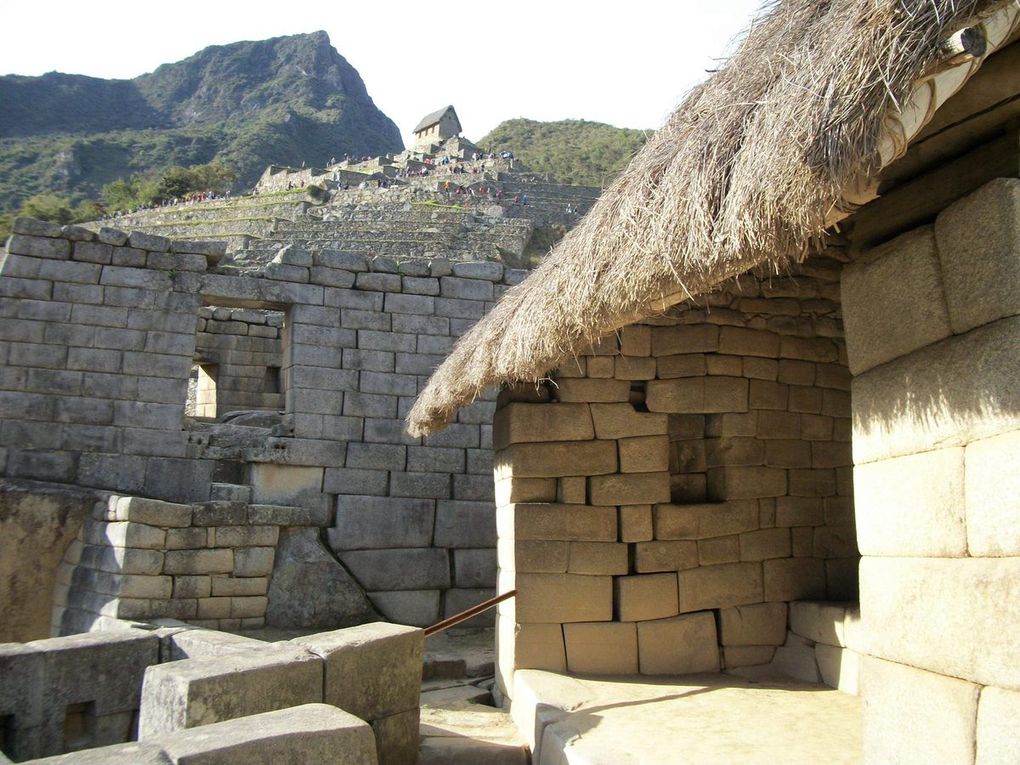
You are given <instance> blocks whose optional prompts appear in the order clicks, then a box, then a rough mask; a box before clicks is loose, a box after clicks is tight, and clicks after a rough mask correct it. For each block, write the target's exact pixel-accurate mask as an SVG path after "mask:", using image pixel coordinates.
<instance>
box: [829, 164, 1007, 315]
mask: <svg viewBox="0 0 1020 765" xmlns="http://www.w3.org/2000/svg"><path fill="white" fill-rule="evenodd" d="M1018 220H1020V181H1018V180H1017V179H1016V178H997V179H995V180H993V181H991V182H989V183H988V184H986V185H984V186H982V187H981V188H980V189H978V190H977V191H975V192H974V193H972V194H970V195H969V196H966V197H964V198H963V199H960V200H958V201H956V202H954V203H953V204H951V205H950V206H949V207H947V208H946V209H945V210H943V211H942V212H941V213H939V216H938V217H937V218H936V219H935V238H936V240H937V242H938V251H939V259H940V262H941V266H942V281H943V283H944V285H945V291H946V299H947V302H948V304H949V320H950V322H951V324H952V327H953V332H956V333H960V332H966V331H967V330H969V329H973V328H974V327H978V326H980V325H982V324H987V323H988V322H991V321H995V320H996V319H1000V318H1002V317H1004V316H1013V315H1016V314H1017V313H1020V288H1018V286H1017V285H1018V284H1020V259H1018V257H1017V254H1018V253H1020V224H1018V223H1017V221H1018ZM844 311H845V309H844Z"/></svg>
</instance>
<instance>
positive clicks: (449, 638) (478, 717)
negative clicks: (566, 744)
mask: <svg viewBox="0 0 1020 765" xmlns="http://www.w3.org/2000/svg"><path fill="white" fill-rule="evenodd" d="M493 672H494V664H493V634H492V630H450V631H449V632H445V633H440V634H438V635H433V636H432V637H430V638H428V639H427V640H426V643H425V665H424V671H423V678H424V680H423V682H422V689H421V728H420V730H421V744H420V748H419V751H418V763H419V765H477V764H478V763H486V765H528V763H530V762H531V754H530V752H529V750H528V746H527V744H526V743H525V740H524V737H523V736H522V735H521V733H520V731H519V730H518V729H517V727H516V725H514V723H513V721H512V720H511V719H510V715H509V714H508V713H507V712H505V711H503V710H502V709H500V708H498V707H497V706H495V704H494V702H493V696H492V687H493V684H494V682H495V680H494V677H493Z"/></svg>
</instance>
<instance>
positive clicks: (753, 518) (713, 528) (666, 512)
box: [653, 501, 758, 539]
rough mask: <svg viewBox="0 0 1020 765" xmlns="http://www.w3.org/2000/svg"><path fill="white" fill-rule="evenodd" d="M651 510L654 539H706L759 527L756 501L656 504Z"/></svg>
mask: <svg viewBox="0 0 1020 765" xmlns="http://www.w3.org/2000/svg"><path fill="white" fill-rule="evenodd" d="M653 513H654V519H655V538H656V539H708V538H711V537H721V536H726V535H730V534H739V533H742V532H745V531H752V530H754V529H757V528H758V503H757V502H755V501H731V502H720V503H712V504H701V505H656V507H655V508H654V510H653Z"/></svg>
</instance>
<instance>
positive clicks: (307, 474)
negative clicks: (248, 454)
mask: <svg viewBox="0 0 1020 765" xmlns="http://www.w3.org/2000/svg"><path fill="white" fill-rule="evenodd" d="M251 471H252V473H251V485H252V496H253V499H254V501H255V502H256V503H257V504H267V505H307V504H309V503H314V502H317V501H318V500H319V497H320V496H321V494H322V478H323V468H321V467H310V466H308V467H306V466H299V465H274V464H271V463H266V462H257V463H254V464H253V465H252V466H251Z"/></svg>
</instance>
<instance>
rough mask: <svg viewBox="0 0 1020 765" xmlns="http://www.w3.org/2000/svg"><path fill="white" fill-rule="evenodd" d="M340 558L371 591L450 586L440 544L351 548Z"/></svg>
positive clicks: (446, 563)
mask: <svg viewBox="0 0 1020 765" xmlns="http://www.w3.org/2000/svg"><path fill="white" fill-rule="evenodd" d="M340 560H341V562H343V564H344V565H345V566H346V567H347V568H348V569H350V571H351V573H352V574H353V575H354V577H355V579H357V581H358V582H360V583H361V585H362V586H363V587H365V588H366V589H367V590H371V591H376V590H400V589H406V590H425V589H431V588H444V589H445V588H446V587H449V586H450V561H449V553H448V552H447V551H446V550H443V549H440V548H435V547H425V548H401V549H396V550H352V551H350V552H343V553H341V554H340Z"/></svg>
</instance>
